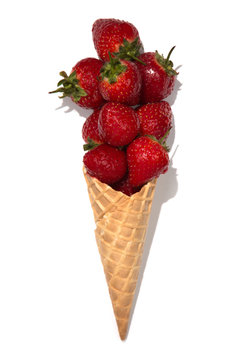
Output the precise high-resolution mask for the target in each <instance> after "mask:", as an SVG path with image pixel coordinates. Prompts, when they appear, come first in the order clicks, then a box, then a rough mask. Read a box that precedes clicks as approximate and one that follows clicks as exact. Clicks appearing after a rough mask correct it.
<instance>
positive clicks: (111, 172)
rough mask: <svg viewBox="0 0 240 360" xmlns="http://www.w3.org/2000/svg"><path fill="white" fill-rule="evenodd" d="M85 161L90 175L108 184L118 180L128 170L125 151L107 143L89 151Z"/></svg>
mask: <svg viewBox="0 0 240 360" xmlns="http://www.w3.org/2000/svg"><path fill="white" fill-rule="evenodd" d="M83 163H84V165H85V168H86V170H87V172H88V174H89V175H91V176H94V177H96V178H97V179H98V180H100V181H101V182H103V183H106V184H113V183H115V182H118V181H119V180H121V179H122V178H123V177H124V175H125V174H126V172H127V160H126V154H125V152H124V151H121V150H119V149H117V148H114V147H112V146H110V145H106V144H102V145H99V146H97V147H96V148H95V149H93V150H90V151H88V152H87V153H86V154H85V155H84V157H83Z"/></svg>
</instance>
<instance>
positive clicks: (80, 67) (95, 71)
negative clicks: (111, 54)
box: [72, 58, 105, 109]
mask: <svg viewBox="0 0 240 360" xmlns="http://www.w3.org/2000/svg"><path fill="white" fill-rule="evenodd" d="M102 66H103V62H102V61H101V60H99V59H95V58H86V59H83V60H80V61H79V62H78V63H77V64H76V65H75V66H74V67H73V69H72V72H73V71H76V77H77V79H78V81H79V85H80V86H81V87H82V88H83V90H85V92H86V93H87V96H83V97H81V99H80V100H79V101H78V102H77V104H78V105H79V106H81V107H84V108H88V109H96V108H98V107H100V106H101V105H103V104H104V103H105V100H104V99H103V97H102V95H101V94H100V91H99V88H98V78H99V75H100V69H101V67H102Z"/></svg>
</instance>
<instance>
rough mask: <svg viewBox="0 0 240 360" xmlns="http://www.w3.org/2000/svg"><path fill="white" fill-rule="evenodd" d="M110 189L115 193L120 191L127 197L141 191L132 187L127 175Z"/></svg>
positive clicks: (139, 188)
mask: <svg viewBox="0 0 240 360" xmlns="http://www.w3.org/2000/svg"><path fill="white" fill-rule="evenodd" d="M112 188H113V189H114V190H116V191H121V192H122V193H123V194H125V195H127V196H131V195H133V194H135V193H136V192H138V191H140V190H141V187H134V186H132V184H131V183H130V180H129V176H128V175H126V176H125V177H124V178H123V179H122V180H120V181H119V182H117V183H115V184H112Z"/></svg>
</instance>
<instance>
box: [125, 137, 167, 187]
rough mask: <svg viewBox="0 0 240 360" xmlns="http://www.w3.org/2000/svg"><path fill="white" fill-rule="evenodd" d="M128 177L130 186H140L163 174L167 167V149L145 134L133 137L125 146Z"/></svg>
mask: <svg viewBox="0 0 240 360" xmlns="http://www.w3.org/2000/svg"><path fill="white" fill-rule="evenodd" d="M127 162H128V170H129V179H130V183H131V184H132V186H140V185H143V184H145V183H147V182H148V181H150V180H152V179H154V178H157V177H158V176H159V175H160V174H164V173H165V172H166V171H167V169H168V164H169V157H168V153H167V151H166V150H165V149H164V148H163V146H162V145H160V144H159V143H158V142H157V141H154V140H152V139H151V138H149V137H147V136H141V137H139V138H137V139H135V140H134V141H133V142H132V143H131V144H130V145H129V146H128V148H127Z"/></svg>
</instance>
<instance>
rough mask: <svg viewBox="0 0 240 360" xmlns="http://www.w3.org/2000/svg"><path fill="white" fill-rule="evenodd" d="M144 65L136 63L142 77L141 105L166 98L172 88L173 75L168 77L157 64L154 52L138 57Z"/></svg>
mask: <svg viewBox="0 0 240 360" xmlns="http://www.w3.org/2000/svg"><path fill="white" fill-rule="evenodd" d="M139 59H140V60H141V61H143V62H144V63H145V65H143V64H141V63H137V67H138V69H139V71H140V73H141V76H142V90H141V104H147V103H153V102H158V101H161V100H163V99H165V98H166V97H168V96H169V95H170V94H171V93H172V91H173V88H174V84H175V79H176V76H175V75H168V74H167V73H166V71H165V70H164V68H163V67H162V66H161V65H160V64H159V63H158V62H157V59H156V54H155V53H154V52H146V53H144V54H141V55H140V56H139Z"/></svg>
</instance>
